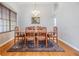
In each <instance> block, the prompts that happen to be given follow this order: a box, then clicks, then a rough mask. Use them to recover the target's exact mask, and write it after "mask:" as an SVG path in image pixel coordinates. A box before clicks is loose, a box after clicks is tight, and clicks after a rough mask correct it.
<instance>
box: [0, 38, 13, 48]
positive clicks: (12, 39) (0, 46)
mask: <svg viewBox="0 0 79 59" xmlns="http://www.w3.org/2000/svg"><path fill="white" fill-rule="evenodd" d="M13 39H14V37H13V38H11V39H9V40H7V41H6V42H4V43H3V44H1V45H0V47H2V46H3V45H5V44H7V43H8V42H10V41H11V40H13Z"/></svg>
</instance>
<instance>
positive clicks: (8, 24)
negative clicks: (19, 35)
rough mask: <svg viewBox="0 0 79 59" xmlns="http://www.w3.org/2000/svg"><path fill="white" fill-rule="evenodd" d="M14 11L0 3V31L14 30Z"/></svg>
mask: <svg viewBox="0 0 79 59" xmlns="http://www.w3.org/2000/svg"><path fill="white" fill-rule="evenodd" d="M15 26H16V13H15V12H13V11H11V10H10V9H8V8H7V7H5V6H3V5H2V4H0V33H2V32H8V31H11V30H14V28H15Z"/></svg>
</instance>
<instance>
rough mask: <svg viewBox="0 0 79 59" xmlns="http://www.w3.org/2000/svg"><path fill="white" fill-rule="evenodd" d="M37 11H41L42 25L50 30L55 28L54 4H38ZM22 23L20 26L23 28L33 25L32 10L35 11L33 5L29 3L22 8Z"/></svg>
mask: <svg viewBox="0 0 79 59" xmlns="http://www.w3.org/2000/svg"><path fill="white" fill-rule="evenodd" d="M36 7H37V9H38V10H39V11H40V25H42V26H46V27H47V28H48V30H52V28H53V17H52V15H53V4H52V3H37V4H36ZM19 8H20V11H21V12H20V13H21V17H20V21H19V22H18V24H19V25H20V26H21V28H22V29H23V28H25V27H27V26H28V25H32V24H31V17H32V10H33V9H34V5H33V3H27V4H24V5H21V6H20V7H19Z"/></svg>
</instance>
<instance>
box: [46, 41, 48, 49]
mask: <svg viewBox="0 0 79 59" xmlns="http://www.w3.org/2000/svg"><path fill="white" fill-rule="evenodd" d="M47 42H48V41H47V40H46V48H47V47H48V45H47Z"/></svg>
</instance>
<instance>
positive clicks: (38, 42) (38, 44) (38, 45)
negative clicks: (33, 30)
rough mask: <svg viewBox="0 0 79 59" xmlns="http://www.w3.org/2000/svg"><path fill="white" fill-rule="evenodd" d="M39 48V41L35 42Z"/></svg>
mask: <svg viewBox="0 0 79 59" xmlns="http://www.w3.org/2000/svg"><path fill="white" fill-rule="evenodd" d="M38 47H39V41H38V40H37V48H38Z"/></svg>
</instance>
